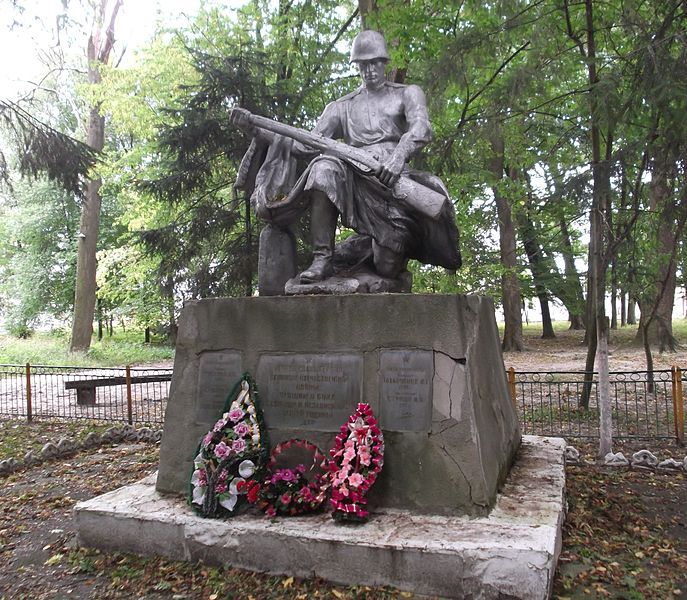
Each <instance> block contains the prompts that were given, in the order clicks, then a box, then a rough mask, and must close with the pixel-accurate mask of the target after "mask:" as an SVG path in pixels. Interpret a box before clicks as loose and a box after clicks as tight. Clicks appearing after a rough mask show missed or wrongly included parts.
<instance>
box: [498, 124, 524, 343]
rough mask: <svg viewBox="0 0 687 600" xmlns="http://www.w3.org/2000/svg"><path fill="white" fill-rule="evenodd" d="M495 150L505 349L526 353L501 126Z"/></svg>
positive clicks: (513, 227)
mask: <svg viewBox="0 0 687 600" xmlns="http://www.w3.org/2000/svg"><path fill="white" fill-rule="evenodd" d="M491 146H492V152H493V154H492V159H491V164H490V167H491V172H492V175H493V177H494V182H495V183H494V185H493V186H492V191H493V193H494V200H495V202H496V211H497V214H498V221H499V246H500V249H501V264H502V265H503V275H502V277H501V285H502V301H503V318H504V322H505V326H504V332H503V344H502V346H503V349H504V350H505V351H517V352H521V351H522V350H524V349H525V344H524V343H523V339H522V314H521V312H520V301H521V299H520V296H521V294H520V281H519V280H518V270H517V260H516V258H517V255H516V245H515V226H514V224H513V215H512V211H511V206H510V203H509V202H508V198H506V196H505V195H504V194H503V192H502V190H501V186H500V185H499V184H500V183H501V180H502V179H503V175H504V156H503V153H504V142H503V135H502V133H501V129H500V127H499V125H498V124H497V125H495V126H494V127H493V130H492V132H491Z"/></svg>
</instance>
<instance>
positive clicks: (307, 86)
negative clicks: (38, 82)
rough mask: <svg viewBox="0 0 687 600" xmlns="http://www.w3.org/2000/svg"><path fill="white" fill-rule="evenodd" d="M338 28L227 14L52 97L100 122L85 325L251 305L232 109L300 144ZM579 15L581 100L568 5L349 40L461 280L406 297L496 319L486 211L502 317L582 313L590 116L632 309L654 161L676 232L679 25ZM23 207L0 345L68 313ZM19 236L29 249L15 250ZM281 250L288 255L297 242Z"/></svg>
mask: <svg viewBox="0 0 687 600" xmlns="http://www.w3.org/2000/svg"><path fill="white" fill-rule="evenodd" d="M356 8H357V3H354V2H345V3H335V2H332V1H330V0H326V1H324V2H317V3H313V2H309V1H296V2H288V3H285V2H280V3H265V2H258V1H255V0H253V1H250V2H246V4H245V5H244V6H243V7H241V8H239V9H236V10H231V11H229V10H220V9H218V8H216V7H215V6H214V5H212V4H210V5H208V6H205V7H204V8H202V9H201V11H200V12H199V14H198V15H196V16H195V17H193V18H192V19H191V20H190V21H189V23H188V25H186V26H184V27H182V28H180V29H178V30H177V31H168V30H166V29H164V27H161V28H160V31H159V32H158V34H157V36H156V37H155V38H154V39H153V40H152V41H151V43H150V44H149V45H148V46H146V47H144V48H143V49H141V51H140V52H139V53H138V55H137V56H136V57H135V61H134V62H133V64H132V65H131V66H129V67H126V68H121V67H117V68H115V67H112V66H109V67H104V68H103V83H102V84H101V85H98V86H90V85H80V86H78V85H77V82H78V78H76V79H75V78H71V79H65V78H63V79H62V80H61V81H60V82H58V83H59V86H58V88H59V90H60V91H61V92H62V96H70V97H73V98H74V101H75V102H76V104H77V108H78V106H81V107H83V106H85V105H92V104H100V106H101V110H102V112H103V113H104V114H106V115H107V117H108V124H109V127H108V132H109V133H108V135H109V138H108V140H107V147H106V154H105V155H104V156H103V160H102V161H101V164H100V165H99V166H98V172H99V174H101V175H102V176H103V179H104V185H103V188H102V192H103V196H104V202H105V220H104V223H103V232H104V234H105V238H103V241H102V244H101V247H100V254H99V260H100V269H99V273H98V283H99V286H100V288H99V292H98V297H99V306H100V309H101V314H102V316H103V317H104V318H105V319H106V320H107V319H110V318H124V319H125V320H127V321H129V322H131V323H132V324H134V325H135V326H137V327H138V326H143V327H145V326H150V327H152V328H153V329H162V328H164V327H168V328H170V329H171V330H173V328H174V321H175V317H176V313H177V312H178V309H179V307H180V305H181V304H182V302H183V300H185V299H188V298H196V297H201V296H216V295H238V294H252V293H253V292H254V288H255V277H256V263H257V259H256V252H257V236H258V231H259V227H260V225H259V224H258V223H256V220H255V218H254V217H253V216H252V214H251V210H250V207H249V200H248V198H246V197H243V196H241V195H236V194H235V193H234V192H233V189H232V185H233V183H234V180H235V176H236V171H237V167H238V164H239V161H240V159H241V157H242V155H243V153H244V151H245V150H246V147H247V143H248V140H247V139H246V137H245V136H244V135H243V134H242V133H241V132H238V131H236V130H235V129H233V128H232V127H231V126H230V124H229V122H228V111H229V109H230V108H231V107H232V106H237V105H240V106H243V107H245V108H248V109H249V110H251V111H253V112H256V113H258V114H262V115H267V116H269V117H273V118H277V119H279V120H282V121H285V122H288V123H292V124H295V125H299V126H302V127H311V126H312V125H313V124H314V123H315V120H316V118H317V116H318V115H319V114H320V113H321V111H322V109H323V108H324V106H325V105H326V104H327V103H328V102H329V101H331V100H332V99H333V98H336V97H339V96H341V95H342V94H344V93H346V92H348V91H350V90H351V89H353V88H354V87H355V86H357V85H358V80H357V76H356V74H355V73H354V71H353V70H352V69H351V67H350V66H349V64H348V54H347V52H348V48H349V45H350V41H351V39H352V37H353V36H354V35H355V34H356V33H357V19H355V18H353V19H351V18H352V17H354V12H355V10H356ZM592 8H593V18H594V25H595V32H596V45H597V48H596V54H597V62H596V66H597V71H598V81H596V82H595V83H594V85H592V86H591V87H590V85H589V78H588V71H587V69H588V61H587V60H586V59H585V56H586V55H587V53H588V50H589V49H588V48H587V38H586V33H587V32H586V26H587V25H586V15H585V7H584V4H580V3H577V4H575V3H557V4H550V3H549V4H547V3H541V2H539V3H530V2H525V1H524V0H518V1H516V2H497V3H486V4H485V3H482V2H476V1H473V0H469V1H467V2H463V3H460V4H459V5H454V4H447V3H441V2H437V1H436V0H422V1H420V2H407V3H401V2H396V1H393V0H378V1H377V2H376V3H374V9H373V11H372V13H371V14H369V15H367V17H366V18H367V23H368V25H371V26H374V27H378V28H380V29H382V30H383V31H384V32H385V35H386V37H387V39H388V41H389V42H390V54H391V64H390V69H401V70H403V73H404V75H405V82H406V83H418V84H419V85H420V86H421V87H422V88H423V89H424V90H425V91H426V93H427V96H428V105H429V110H430V117H431V120H432V123H433V129H434V141H433V142H432V143H431V145H430V146H429V147H428V148H427V150H426V152H424V153H423V155H422V156H421V157H418V158H417V160H416V165H415V166H417V167H419V168H424V169H426V170H428V171H431V172H434V173H436V174H437V175H439V176H441V177H442V179H443V180H444V181H445V183H446V184H447V187H448V189H449V192H450V194H451V197H452V198H453V201H454V204H455V207H456V214H457V222H458V225H459V229H460V232H461V250H462V254H463V258H464V267H463V268H462V269H461V270H460V271H459V272H458V273H456V274H447V273H445V272H444V271H442V270H440V269H433V268H429V267H426V266H422V265H417V264H412V265H411V270H412V271H413V275H414V281H415V289H416V290H417V291H429V292H431V291H435V292H443V293H457V292H459V293H463V292H465V293H482V294H488V295H490V296H492V297H493V298H494V299H495V300H496V302H497V303H498V302H499V301H500V297H501V277H502V275H503V274H504V267H503V266H502V264H501V256H500V250H499V244H498V241H499V240H498V234H497V226H498V220H497V213H496V209H495V205H494V192H495V191H496V192H498V193H499V194H500V195H501V196H502V197H503V198H505V199H506V200H507V202H508V204H509V206H510V208H511V210H512V213H513V216H514V218H515V221H516V225H517V235H518V241H519V244H518V248H517V256H516V266H515V267H514V268H515V270H516V271H517V273H518V276H519V279H520V283H521V286H522V294H523V296H524V298H525V299H530V298H533V297H534V296H535V295H536V294H539V293H542V292H543V294H544V295H545V296H547V297H550V298H558V299H560V300H562V301H563V303H564V304H565V306H566V308H568V310H569V311H570V312H572V313H577V314H581V313H582V303H583V295H582V286H581V284H582V283H583V281H582V275H583V273H584V271H585V269H586V267H585V266H584V264H583V263H584V262H585V261H586V260H587V256H586V253H587V248H586V239H587V238H586V236H587V228H588V213H589V208H590V203H591V199H592V191H593V186H592V179H591V169H590V156H591V150H590V148H591V140H590V131H591V125H592V122H591V117H590V114H591V113H590V106H592V105H594V106H596V107H597V110H596V111H595V113H594V119H595V124H596V125H598V127H599V128H600V131H601V136H602V142H603V144H602V146H604V145H605V147H607V148H608V155H607V156H604V157H603V158H604V162H605V165H606V166H607V167H608V169H609V173H610V179H609V181H610V186H611V189H610V197H611V210H610V211H609V213H608V215H607V220H606V223H607V226H608V231H607V233H608V236H607V237H608V240H609V246H608V251H609V253H611V254H613V256H612V257H611V258H613V259H614V260H615V263H616V267H615V273H616V277H617V281H618V282H619V283H618V285H620V286H621V287H622V288H623V291H624V292H627V293H630V294H632V295H633V296H635V297H638V296H642V295H644V296H646V297H647V298H648V299H650V296H651V294H652V293H653V291H654V290H655V287H656V278H657V277H658V273H659V272H660V270H661V267H662V263H661V261H660V260H659V259H658V257H657V253H656V252H655V251H653V249H655V248H656V244H657V241H656V235H655V231H656V218H657V217H656V214H657V210H658V209H657V207H656V206H654V205H653V204H652V202H654V203H655V201H653V200H652V196H651V190H650V186H648V185H646V182H647V181H648V178H649V176H650V175H651V173H652V171H653V170H655V168H656V167H655V165H656V164H658V163H657V161H658V160H659V159H660V160H661V161H663V163H665V164H667V165H668V166H669V167H670V171H669V177H668V180H669V185H670V193H669V194H668V196H667V197H668V199H669V201H673V203H674V204H675V205H676V210H677V211H678V213H676V214H679V211H684V210H685V202H684V201H678V200H679V198H681V190H682V189H683V188H684V187H685V185H684V180H685V168H684V156H685V152H684V143H685V142H684V140H685V139H687V135H685V133H686V132H687V117H686V116H685V115H687V110H686V109H687V106H686V103H687V60H686V58H685V57H686V56H687V50H686V46H685V40H684V35H683V34H682V32H683V31H684V26H685V23H686V19H687V17H686V15H685V11H684V6H683V5H682V4H681V3H680V2H677V0H665V1H662V2H659V3H657V4H656V6H653V5H648V4H647V3H643V2H639V1H635V0H632V1H630V2H624V3H619V2H616V1H615V0H613V1H612V2H607V3H599V2H592ZM75 87H76V88H77V89H78V95H76V96H75V95H74V89H75ZM41 102H43V105H42V106H41V105H39V104H37V105H36V106H37V107H39V108H38V109H37V110H38V112H39V113H40V114H46V115H50V118H48V117H46V123H49V124H50V125H51V126H53V127H55V128H56V129H60V130H64V131H67V132H70V133H72V134H74V133H75V132H76V131H77V122H76V118H75V116H74V115H75V114H77V113H78V111H77V110H73V109H70V108H68V107H66V106H65V105H64V103H55V100H54V99H51V98H50V97H47V99H45V98H41ZM495 131H498V132H499V133H500V135H501V136H502V138H503V143H504V163H505V164H504V167H505V168H504V173H502V174H500V173H495V172H494V169H493V159H494V149H493V147H492V143H491V139H492V136H493V135H494V132H495ZM7 156H8V157H9V156H10V155H9V154H7ZM10 162H11V161H10ZM10 166H11V165H10ZM35 187H36V190H32V191H29V190H28V188H21V187H19V188H17V192H16V193H15V194H14V195H9V196H8V197H7V201H6V202H5V203H4V206H3V215H4V216H5V217H6V218H5V219H3V222H2V223H1V224H0V238H1V239H0V249H1V251H2V257H1V258H0V268H2V269H3V274H4V275H6V276H5V277H3V282H4V283H3V285H2V289H1V290H0V294H1V296H2V300H3V308H4V313H5V314H6V316H7V317H8V324H9V325H10V326H11V327H12V330H13V331H14V332H15V333H19V334H21V333H24V334H26V333H29V332H30V329H31V327H32V325H33V324H34V323H35V322H36V319H37V318H38V317H39V315H41V314H45V313H48V314H51V315H54V316H57V317H61V316H63V315H64V314H66V312H67V311H68V308H69V305H70V303H71V293H72V292H71V288H72V285H71V283H69V284H67V283H66V282H68V281H70V280H71V278H72V271H71V270H73V245H69V244H67V243H66V242H64V241H60V242H59V243H58V242H57V241H56V240H58V238H59V239H60V240H67V239H72V240H73V239H74V238H73V236H74V235H75V233H76V229H77V226H76V225H75V220H74V218H73V215H74V208H75V206H76V205H75V203H74V201H73V199H71V200H69V199H64V198H63V199H62V200H60V198H59V195H58V194H57V193H56V192H55V191H54V188H53V191H52V192H47V191H46V190H45V189H43V187H44V184H43V183H42V182H39V183H37V184H36V186H35ZM41 190H42V191H41ZM39 196H42V198H43V200H42V201H40V204H41V205H42V206H43V209H41V211H39V210H38V209H37V208H36V206H37V205H38V204H39V201H38V200H37V198H38V197H39ZM32 197H34V200H31V198H32ZM48 197H49V198H50V199H48ZM60 202H62V203H64V204H65V205H69V210H68V211H67V213H68V214H69V215H70V216H69V219H67V220H66V221H65V222H68V223H69V227H70V230H69V234H66V233H61V234H60V235H61V236H62V237H61V238H60V236H59V235H58V234H57V232H56V230H55V228H54V227H53V226H55V225H56V224H57V223H58V221H59V219H58V217H59V213H58V208H59V206H60ZM70 202H71V204H69V203H70ZM19 223H21V226H20V225H19ZM41 228H43V229H44V230H45V231H46V232H47V234H46V236H45V237H46V243H45V244H43V245H41V244H39V243H37V242H35V239H36V236H34V237H33V238H32V237H31V235H30V230H33V231H34V232H37V231H41ZM62 229H63V230H64V227H63V228H62ZM65 231H66V230H65ZM19 234H21V235H19ZM69 235H71V236H72V237H71V238H69ZM18 236H19V237H18ZM13 237H14V238H15V241H12V238H13ZM298 238H299V252H301V253H302V254H307V253H308V248H307V244H308V242H307V239H308V236H307V222H304V223H302V224H301V225H300V231H299V232H298ZM17 239H21V240H22V241H21V244H22V246H21V249H19V247H18V245H17V243H16V240H17ZM27 240H34V241H32V242H30V243H29V242H28V241H27ZM49 240H52V241H51V242H49V243H48V241H49ZM304 240H305V241H304ZM525 244H529V252H528V253H526V252H525ZM29 248H31V251H29ZM532 249H534V251H535V253H534V256H536V257H538V258H539V260H538V266H537V265H535V264H534V263H533V261H532V256H533V255H532ZM528 254H529V256H528ZM680 254H681V263H683V264H684V262H685V261H684V251H681V252H680ZM564 258H565V259H567V261H568V263H567V266H568V267H569V268H567V269H564ZM299 260H300V262H303V260H304V258H303V257H299ZM575 262H576V263H577V264H576V266H575ZM34 264H35V265H38V268H37V269H34V270H32V269H31V268H30V266H31V265H34ZM570 265H573V266H572V268H570ZM663 266H664V265H663ZM70 269H71V270H70ZM578 270H579V271H581V272H578ZM34 271H35V272H34ZM60 281H62V284H61V285H60Z"/></svg>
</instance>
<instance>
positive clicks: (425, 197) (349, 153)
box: [232, 108, 446, 221]
mask: <svg viewBox="0 0 687 600" xmlns="http://www.w3.org/2000/svg"><path fill="white" fill-rule="evenodd" d="M235 111H236V112H235ZM234 114H239V115H243V117H244V118H245V119H246V120H247V121H248V122H249V123H250V124H252V125H254V126H255V127H259V128H260V129H266V130H267V131H271V132H272V133H277V134H279V135H283V136H284V137H288V138H291V139H293V140H296V141H297V142H300V143H301V144H304V145H305V146H309V147H310V148H314V149H315V150H319V151H321V152H323V153H325V154H329V155H331V156H334V157H336V158H340V159H341V160H345V161H347V162H354V163H359V164H361V165H363V166H365V167H367V168H368V169H370V170H371V171H372V173H376V172H377V170H378V169H379V168H380V167H381V163H380V162H379V160H378V159H377V158H376V157H375V156H372V155H371V154H370V153H368V152H366V151H365V150H363V149H361V148H354V147H353V146H349V145H348V144H344V143H343V142H337V141H336V140H333V139H331V138H327V137H324V136H322V135H319V134H317V133H311V132H309V131H305V130H304V129H298V128H297V127H292V126H291V125H286V124H284V123H279V122H278V121H273V120H271V119H267V118H265V117H260V116H258V115H254V114H252V113H250V112H249V111H247V110H245V109H243V108H234V109H232V115H234ZM391 191H392V193H393V195H394V197H395V198H397V199H398V200H400V201H401V202H404V203H405V204H407V205H408V206H409V207H411V208H413V209H414V210H417V211H418V212H420V213H422V214H424V215H426V216H428V217H429V218H431V219H433V220H435V221H436V220H438V219H439V215H440V214H441V211H442V209H443V207H444V203H445V202H446V196H444V195H443V194H441V193H439V192H436V191H434V190H432V189H430V188H428V187H427V186H425V185H422V184H421V183H418V182H417V181H415V180H413V179H411V178H410V177H407V176H405V175H401V176H400V177H399V178H398V180H397V181H396V183H394V185H393V187H392V188H391Z"/></svg>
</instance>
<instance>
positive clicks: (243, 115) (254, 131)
mask: <svg viewBox="0 0 687 600" xmlns="http://www.w3.org/2000/svg"><path fill="white" fill-rule="evenodd" d="M229 122H230V123H231V124H232V125H234V126H235V127H238V128H239V129H240V130H241V131H245V132H246V133H247V134H248V135H249V136H251V137H256V136H257V135H258V133H259V131H260V130H259V129H258V128H257V127H256V126H255V125H253V123H252V121H251V113H250V111H248V110H246V109H245V108H232V109H231V112H230V113H229Z"/></svg>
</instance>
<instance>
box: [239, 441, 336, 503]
mask: <svg viewBox="0 0 687 600" xmlns="http://www.w3.org/2000/svg"><path fill="white" fill-rule="evenodd" d="M291 448H300V449H303V450H308V451H309V452H311V453H312V464H311V465H310V467H309V468H307V469H306V467H305V465H303V464H299V465H298V466H297V467H295V468H293V469H292V468H284V469H277V459H278V458H279V456H281V455H282V454H283V453H284V452H287V451H288V450H289V449H291ZM317 468H319V469H322V473H315V472H314V471H315V469H317ZM326 468H327V465H326V459H325V456H324V454H323V453H322V451H321V450H320V449H319V448H318V447H317V446H316V445H315V444H313V443H312V442H308V441H307V440H301V439H297V438H294V439H290V440H286V441H284V442H281V443H280V444H277V446H276V447H275V448H274V450H273V451H272V455H271V457H270V461H269V463H268V465H267V475H266V477H265V479H264V481H263V483H262V485H261V484H260V483H258V482H257V481H256V480H255V479H253V480H252V481H250V482H245V483H242V484H240V488H239V489H244V488H245V490H246V495H247V498H248V501H249V502H251V503H253V504H255V505H256V506H257V507H258V508H259V509H260V510H262V511H263V512H264V513H265V514H266V515H267V516H268V517H276V516H277V515H284V516H286V515H290V516H293V515H301V514H305V513H310V512H315V511H317V510H319V509H321V508H322V506H323V505H324V501H325V500H326V498H327V491H328V489H329V481H328V477H327V474H326V470H325V469H326ZM306 473H309V474H310V478H308V477H307V476H306Z"/></svg>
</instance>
